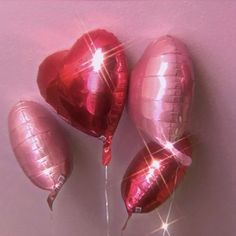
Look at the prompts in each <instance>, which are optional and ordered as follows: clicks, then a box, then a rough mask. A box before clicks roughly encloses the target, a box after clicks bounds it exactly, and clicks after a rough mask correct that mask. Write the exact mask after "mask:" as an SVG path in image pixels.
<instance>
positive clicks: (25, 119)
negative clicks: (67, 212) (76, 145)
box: [8, 101, 72, 209]
mask: <svg viewBox="0 0 236 236" xmlns="http://www.w3.org/2000/svg"><path fill="white" fill-rule="evenodd" d="M8 121H9V136H10V140H11V145H12V148H13V151H14V153H15V156H16V159H17V161H18V162H19V164H20V166H21V168H22V169H23V171H24V173H25V174H26V176H27V177H28V178H29V179H30V180H31V181H32V182H33V183H34V184H35V185H36V186H38V187H39V188H42V189H45V190H49V191H50V194H49V196H48V204H49V207H50V208H51V209H52V204H53V201H54V200H55V198H56V196H57V194H58V192H59V191H60V189H61V187H62V186H63V184H64V183H65V181H66V179H67V178H68V177H69V175H70V173H71V170H72V162H71V159H70V151H69V147H68V144H67V142H66V139H65V137H64V136H63V133H62V131H61V129H60V126H59V124H58V122H57V121H56V120H55V119H54V118H53V117H52V115H51V114H50V113H49V112H48V111H47V110H46V109H45V108H44V107H43V106H41V105H40V104H38V103H36V102H32V101H20V102H18V103H17V104H16V105H15V106H14V107H13V108H12V110H11V112H10V114H9V118H8Z"/></svg>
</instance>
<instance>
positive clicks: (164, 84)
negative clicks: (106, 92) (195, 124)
mask: <svg viewBox="0 0 236 236" xmlns="http://www.w3.org/2000/svg"><path fill="white" fill-rule="evenodd" d="M193 85H194V81H193V69H192V64H191V60H190V58H189V55H188V52H187V49H186V47H185V46H184V44H183V43H181V42H180V41H179V40H177V39H176V38H174V37H171V36H164V37H161V38H160V39H158V40H156V41H154V42H152V43H151V44H150V45H149V46H148V47H147V49H146V50H145V52H144V54H143V55H142V57H141V59H140V60H139V61H138V63H137V64H136V65H135V67H134V69H133V71H132V76H131V81H130V89H129V107H128V108H129V113H130V115H131V118H132V119H133V121H134V123H135V125H136V127H137V128H138V129H139V130H140V131H142V133H144V134H146V135H148V136H149V138H151V140H153V141H158V142H159V143H160V144H162V145H165V144H166V142H174V141H176V140H178V139H179V138H180V137H181V136H182V135H183V133H184V132H185V129H186V125H187V121H188V115H189V114H188V113H189V110H190V105H191V104H192V94H193Z"/></svg>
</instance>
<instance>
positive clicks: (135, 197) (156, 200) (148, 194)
mask: <svg viewBox="0 0 236 236" xmlns="http://www.w3.org/2000/svg"><path fill="white" fill-rule="evenodd" d="M174 146H175V148H176V149H177V150H179V151H180V152H183V153H185V154H186V155H188V156H190V155H191V145H190V143H189V140H188V139H187V138H186V137H184V138H182V139H181V140H179V141H178V142H176V143H175V144H174ZM147 147H148V148H147ZM147 147H145V148H143V149H142V150H141V151H140V152H139V153H138V154H137V155H136V156H135V158H134V160H133V161H132V162H131V164H130V165H129V167H128V169H127V171H126V173H125V175H124V178H123V181H122V186H121V191H122V196H123V199H124V202H125V205H126V209H127V211H128V214H129V215H131V214H132V213H144V212H149V211H152V210H153V209H155V208H156V207H158V206H159V205H161V204H162V203H163V202H164V201H165V200H166V199H167V198H168V197H169V196H170V195H171V193H172V192H173V191H174V189H175V187H176V186H177V184H178V183H179V182H180V180H181V179H182V177H183V176H184V174H185V172H186V169H187V167H186V166H183V165H181V164H180V163H179V161H177V160H176V157H175V156H173V155H172V154H171V152H170V151H169V150H167V149H164V148H162V147H161V146H160V145H159V144H157V143H154V142H151V143H149V144H148V145H147Z"/></svg>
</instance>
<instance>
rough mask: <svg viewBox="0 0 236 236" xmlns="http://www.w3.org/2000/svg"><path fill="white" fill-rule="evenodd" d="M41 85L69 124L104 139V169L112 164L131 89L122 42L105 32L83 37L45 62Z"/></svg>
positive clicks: (40, 76)
mask: <svg viewBox="0 0 236 236" xmlns="http://www.w3.org/2000/svg"><path fill="white" fill-rule="evenodd" d="M38 86H39V90H40V93H41V95H42V96H43V97H44V98H45V100H46V101H47V102H48V103H49V104H51V105H52V106H53V107H54V109H55V110H56V111H57V113H58V114H60V115H61V116H62V117H63V118H64V119H65V120H66V121H67V122H68V123H70V124H71V125H72V126H74V127H76V128H77V129H79V130H81V131H83V132H85V133H87V134H89V135H92V136H95V137H99V138H101V139H102V140H103V142H104V147H103V164H104V165H107V164H108V163H109V161H110V159H111V142H112V137H113V134H114V132H115V130H116V127H117V125H118V122H119V119H120V117H121V114H122V111H123V108H124V103H125V98H126V91H127V87H128V69H127V64H126V58H125V54H124V49H123V46H122V44H121V43H120V42H119V40H118V39H117V38H116V37H115V36H114V35H113V34H112V33H110V32H107V31H105V30H94V31H91V32H88V33H86V34H84V35H83V36H82V37H81V38H79V39H78V41H77V42H76V43H75V44H74V46H73V47H72V48H71V49H70V50H69V51H61V52H57V53H55V54H53V55H51V56H49V57H47V58H46V59H45V60H44V61H43V63H42V64H41V65H40V67H39V73H38Z"/></svg>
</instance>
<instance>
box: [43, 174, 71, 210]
mask: <svg viewBox="0 0 236 236" xmlns="http://www.w3.org/2000/svg"><path fill="white" fill-rule="evenodd" d="M65 181H66V178H65V176H63V175H60V176H59V178H58V181H57V183H56V184H55V186H54V189H53V190H52V191H51V192H50V194H49V195H48V199H47V202H48V206H49V208H50V210H51V211H52V207H53V202H54V201H55V199H56V197H57V194H58V193H59V191H60V190H61V188H62V186H63V184H64V183H65Z"/></svg>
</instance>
